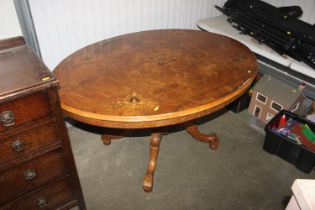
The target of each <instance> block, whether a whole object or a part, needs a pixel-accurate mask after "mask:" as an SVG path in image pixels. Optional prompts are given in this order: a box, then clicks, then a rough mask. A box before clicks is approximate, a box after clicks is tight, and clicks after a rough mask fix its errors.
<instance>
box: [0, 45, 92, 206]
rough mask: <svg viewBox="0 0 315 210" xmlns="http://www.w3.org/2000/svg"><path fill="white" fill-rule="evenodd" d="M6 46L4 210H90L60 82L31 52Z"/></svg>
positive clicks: (1, 62) (1, 52) (1, 134)
mask: <svg viewBox="0 0 315 210" xmlns="http://www.w3.org/2000/svg"><path fill="white" fill-rule="evenodd" d="M4 42H5V41H0V186H1V187H0V210H2V209H23V210H24V209H69V208H71V207H73V206H76V205H78V206H79V208H80V209H86V207H85V202H84V199H83V194H82V190H81V186H80V182H79V179H78V175H77V171H76V167H75V163H74V159H73V154H72V151H71V146H70V142H69V138H68V134H67V130H66V127H65V124H64V121H63V117H62V112H61V109H60V105H59V96H58V92H57V90H58V80H57V79H56V78H55V77H54V75H53V74H52V73H51V72H50V71H49V70H48V69H47V68H46V67H45V66H44V65H43V63H42V62H41V61H40V60H39V59H38V57H37V56H36V55H35V54H34V53H33V52H32V50H31V49H30V48H28V47H27V46H25V45H21V44H20V43H19V44H16V43H17V42H12V43H13V44H11V45H10V44H4ZM6 43H7V42H6ZM1 46H8V47H7V48H2V47H1Z"/></svg>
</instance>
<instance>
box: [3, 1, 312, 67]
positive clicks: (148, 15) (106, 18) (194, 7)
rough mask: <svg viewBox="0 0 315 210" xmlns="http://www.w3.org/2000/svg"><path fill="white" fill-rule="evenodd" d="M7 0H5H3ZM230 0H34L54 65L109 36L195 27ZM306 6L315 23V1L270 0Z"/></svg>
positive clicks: (45, 50)
mask: <svg viewBox="0 0 315 210" xmlns="http://www.w3.org/2000/svg"><path fill="white" fill-rule="evenodd" d="M0 1H2V0H0ZM224 2H225V0H89V1H87V0H29V3H30V7H31V11H32V15H33V19H34V25H35V29H36V33H37V37H38V41H39V45H40V48H41V53H42V57H43V61H44V62H45V64H46V65H47V66H48V68H50V69H51V70H53V69H54V68H55V67H56V65H58V63H60V62H61V61H62V60H63V59H64V58H65V57H66V56H68V55H70V54H71V53H73V52H75V51H76V50H78V49H80V48H82V47H84V46H86V45H88V44H91V43H94V42H96V41H99V40H103V39H106V38H108V37H113V36H117V35H120V34H125V33H130V32H135V31H142V30H149V29H159V28H190V29H195V28H196V21H197V20H199V19H203V18H208V17H212V16H216V15H219V14H220V13H219V12H218V11H217V10H216V9H214V5H216V4H217V5H221V6H222V5H223V4H224ZM267 2H269V3H272V4H274V5H277V6H280V5H294V4H298V5H301V6H302V8H303V9H304V16H303V19H304V20H307V21H309V22H315V17H314V15H313V11H315V1H314V0H279V1H277V0H267Z"/></svg>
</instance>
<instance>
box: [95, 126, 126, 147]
mask: <svg viewBox="0 0 315 210" xmlns="http://www.w3.org/2000/svg"><path fill="white" fill-rule="evenodd" d="M109 133H112V132H110V130H109V131H108V132H106V133H104V134H103V135H102V137H101V138H102V141H103V144H105V145H110V144H111V143H112V140H114V139H120V138H124V137H126V136H128V134H129V133H130V130H127V129H126V130H119V132H115V133H114V134H109ZM116 133H117V135H115V134H116Z"/></svg>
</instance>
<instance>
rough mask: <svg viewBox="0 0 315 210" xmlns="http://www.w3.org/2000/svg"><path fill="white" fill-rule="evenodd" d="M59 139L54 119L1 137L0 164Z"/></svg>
mask: <svg viewBox="0 0 315 210" xmlns="http://www.w3.org/2000/svg"><path fill="white" fill-rule="evenodd" d="M57 141H58V133H57V128H56V125H55V121H54V120H53V121H50V122H46V123H44V124H41V125H39V126H37V127H35V128H32V129H30V130H28V131H25V132H23V133H20V134H17V135H14V136H11V137H9V138H6V139H0V165H1V164H3V163H5V162H7V161H10V160H13V159H15V158H18V157H19V156H22V155H27V154H29V153H32V152H34V151H36V150H39V149H40V148H42V147H44V146H47V145H51V144H53V143H55V142H57Z"/></svg>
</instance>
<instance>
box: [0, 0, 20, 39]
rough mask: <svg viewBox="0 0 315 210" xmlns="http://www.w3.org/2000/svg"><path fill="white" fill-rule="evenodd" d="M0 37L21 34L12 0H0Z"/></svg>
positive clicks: (4, 37)
mask: <svg viewBox="0 0 315 210" xmlns="http://www.w3.org/2000/svg"><path fill="white" fill-rule="evenodd" d="M0 18H1V19H0V39H6V38H10V37H15V36H22V31H21V28H20V24H19V21H18V18H17V14H16V11H15V7H14V3H13V0H0Z"/></svg>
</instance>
